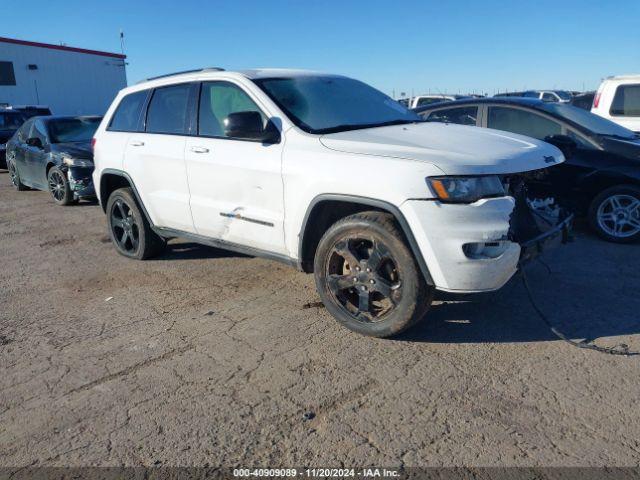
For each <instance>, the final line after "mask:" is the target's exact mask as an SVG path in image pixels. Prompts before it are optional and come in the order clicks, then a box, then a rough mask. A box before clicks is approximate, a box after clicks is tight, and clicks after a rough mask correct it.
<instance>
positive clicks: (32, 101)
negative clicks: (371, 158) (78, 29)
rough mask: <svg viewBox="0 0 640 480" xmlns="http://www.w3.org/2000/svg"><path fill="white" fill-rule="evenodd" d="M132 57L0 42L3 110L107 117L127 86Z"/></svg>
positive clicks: (0, 79)
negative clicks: (44, 109)
mask: <svg viewBox="0 0 640 480" xmlns="http://www.w3.org/2000/svg"><path fill="white" fill-rule="evenodd" d="M125 59H126V56H125V55H121V54H119V53H109V52H100V51H96V50H86V49H83V48H75V47H68V46H66V45H53V44H47V43H38V42H29V41H25V40H15V39H11V38H3V37H0V105H5V104H6V105H46V106H48V107H49V108H50V109H51V111H52V113H53V114H55V115H102V114H104V113H105V112H106V110H107V108H108V107H109V105H110V104H111V101H112V100H113V98H114V97H115V95H116V93H118V91H119V90H120V89H122V88H124V87H126V86H127V74H126V62H125Z"/></svg>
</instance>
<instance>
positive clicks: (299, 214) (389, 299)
mask: <svg viewBox="0 0 640 480" xmlns="http://www.w3.org/2000/svg"><path fill="white" fill-rule="evenodd" d="M94 152H95V173H94V183H95V186H96V190H97V194H98V198H99V199H100V203H101V205H102V208H103V209H104V211H105V212H106V214H107V222H108V227H109V232H110V235H111V239H112V240H113V243H114V245H115V247H116V249H117V250H118V252H119V253H121V254H122V255H125V256H127V257H131V258H135V259H146V258H149V257H152V256H154V255H157V254H159V253H160V252H161V251H162V249H163V248H164V246H165V244H166V239H168V238H173V237H184V238H188V239H190V240H192V241H195V242H199V243H202V244H207V245H213V246H216V247H220V248H225V249H230V250H235V251H240V252H243V253H248V254H250V255H256V256H264V257H268V258H272V259H276V260H281V261H284V262H286V263H289V264H291V265H295V266H297V267H298V268H299V269H301V270H303V271H305V272H314V274H315V280H316V285H317V289H318V293H319V295H320V298H321V299H322V301H323V303H324V305H325V306H326V308H327V310H328V311H329V312H330V313H331V314H332V315H333V316H334V317H336V319H337V320H338V321H339V322H340V323H342V324H343V325H344V326H346V327H347V328H350V329H352V330H355V331H357V332H360V333H363V334H366V335H373V336H379V337H386V336H390V335H393V334H396V333H398V332H400V331H402V330H404V329H406V328H408V327H409V326H411V325H412V324H414V323H415V322H416V321H418V320H419V319H420V318H422V317H423V316H424V314H425V312H426V310H427V308H428V307H429V305H430V303H431V300H432V298H433V294H434V291H435V290H436V289H439V290H444V291H449V292H481V291H488V290H495V289H498V288H500V287H502V286H503V285H504V284H505V283H506V282H507V280H509V278H511V276H512V275H513V274H514V273H515V271H516V269H517V266H518V262H519V260H520V259H521V257H522V256H523V255H525V256H529V255H530V254H531V252H533V251H538V250H540V249H541V247H542V245H543V244H545V243H547V242H549V241H552V240H553V241H557V239H558V238H559V237H565V236H566V234H567V229H568V223H569V221H568V220H567V219H564V218H563V217H562V216H558V214H557V213H558V212H556V215H555V217H554V216H553V215H551V218H552V220H551V221H549V215H546V217H545V215H544V214H538V212H535V211H533V213H534V214H532V209H531V208H530V205H531V202H530V201H529V199H528V198H527V195H528V194H527V181H526V180H527V179H529V178H530V179H533V180H534V183H535V178H536V177H537V176H540V175H544V173H545V171H544V169H546V168H548V167H550V166H551V168H552V165H554V164H557V163H560V162H562V161H563V160H564V159H563V157H562V154H561V153H560V151H559V150H558V149H556V148H555V147H553V146H551V145H548V144H546V143H544V142H540V141H537V140H534V139H531V138H528V137H523V136H519V135H513V134H508V133H505V132H498V131H493V130H487V129H481V128H475V127H466V126H459V125H450V124H442V123H425V122H423V121H422V120H421V119H420V117H418V116H417V115H416V114H414V113H412V112H411V111H409V110H407V109H406V108H405V107H403V106H401V105H400V104H398V103H397V102H395V101H394V100H392V99H391V98H389V97H387V96H386V95H384V94H383V93H381V92H379V91H377V90H375V89H374V88H372V87H370V86H368V85H366V84H364V83H362V82H359V81H357V80H353V79H350V78H346V77H342V76H338V75H325V74H319V73H312V72H301V71H290V70H270V69H269V70H251V71H241V72H227V71H223V70H221V69H213V68H210V69H203V70H197V71H190V72H183V73H179V74H173V75H167V76H163V77H157V78H154V79H150V80H148V81H145V82H143V83H140V84H138V85H135V86H132V87H129V88H125V89H124V90H122V91H121V92H120V93H119V95H118V96H117V98H116V99H115V101H114V102H113V104H112V105H111V107H110V108H109V110H108V112H107V114H106V115H105V117H104V120H103V122H102V124H101V125H100V127H99V128H98V131H97V132H96V134H95V137H94ZM523 172H527V173H523ZM514 192H515V193H514ZM514 197H515V198H514ZM546 208H547V209H548V206H547V207H546ZM518 212H519V213H518ZM547 213H548V212H547ZM539 217H540V218H543V217H544V219H545V222H540V221H538V219H539ZM543 224H544V225H547V226H541V225H543ZM523 244H526V246H527V248H522V245H523Z"/></svg>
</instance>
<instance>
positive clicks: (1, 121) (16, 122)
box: [0, 112, 24, 130]
mask: <svg viewBox="0 0 640 480" xmlns="http://www.w3.org/2000/svg"><path fill="white" fill-rule="evenodd" d="M23 123H24V117H23V116H22V115H20V114H19V113H16V112H0V130H17V129H18V128H19V127H20V125H22V124H23Z"/></svg>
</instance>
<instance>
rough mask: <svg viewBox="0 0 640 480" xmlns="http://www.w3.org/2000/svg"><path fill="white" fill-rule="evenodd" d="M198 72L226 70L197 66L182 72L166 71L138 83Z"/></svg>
mask: <svg viewBox="0 0 640 480" xmlns="http://www.w3.org/2000/svg"><path fill="white" fill-rule="evenodd" d="M196 72H224V68H220V67H206V68H195V69H193V70H183V71H181V72H174V73H166V74H164V75H158V76H156V77H149V78H145V79H144V80H140V81H139V82H138V83H144V82H150V81H151V80H158V79H159V78H166V77H173V76H175V75H185V74H187V73H196Z"/></svg>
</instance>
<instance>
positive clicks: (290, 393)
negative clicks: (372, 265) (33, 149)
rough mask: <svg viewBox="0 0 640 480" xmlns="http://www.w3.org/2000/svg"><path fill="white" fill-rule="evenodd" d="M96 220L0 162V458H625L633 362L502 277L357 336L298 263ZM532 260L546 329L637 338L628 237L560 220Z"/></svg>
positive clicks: (557, 461)
mask: <svg viewBox="0 0 640 480" xmlns="http://www.w3.org/2000/svg"><path fill="white" fill-rule="evenodd" d="M105 225H106V222H105V218H104V215H103V214H102V212H101V210H100V208H99V207H98V206H97V205H95V204H88V203H83V204H80V205H78V206H73V207H67V208H62V207H56V206H54V205H53V203H52V201H51V200H50V199H49V196H48V194H47V193H44V192H36V191H28V192H16V191H14V190H13V189H12V188H11V186H10V182H9V178H8V175H7V174H6V173H5V172H0V246H1V247H0V259H1V262H0V266H1V268H0V466H11V467H16V466H24V465H56V466H83V465H101V466H107V465H109V466H118V465H181V466H184V465H204V464H208V465H224V466H271V467H275V466H285V467H286V466H301V465H308V466H340V465H344V466H347V467H354V466H363V465H377V466H389V467H393V466H396V467H397V466H401V465H404V466H405V467H411V466H426V465H429V466H440V465H466V466H539V465H546V466H568V465H571V466H574V465H581V466H596V465H598V466H599V465H610V466H611V465H618V466H632V465H634V466H637V465H639V463H640V440H639V439H640V419H639V418H638V398H640V383H639V382H638V365H639V362H640V357H632V358H625V357H615V356H611V355H604V354H599V353H596V352H592V351H584V350H580V349H577V348H574V347H572V346H569V345H568V344H566V343H564V342H562V341H558V340H557V339H556V338H555V337H554V336H553V334H551V332H550V331H549V329H548V328H547V327H546V326H545V325H544V324H543V323H542V322H541V321H540V320H539V318H538V317H537V316H536V314H535V313H534V311H533V309H532V308H531V305H530V304H529V302H528V301H527V298H526V294H525V291H524V289H523V287H522V284H521V282H520V281H519V280H518V279H514V280H512V281H511V282H510V283H509V284H508V285H507V286H506V287H505V288H503V289H502V290H501V291H499V292H496V293H492V294H485V295H474V296H467V297H448V296H444V295H440V296H439V299H438V301H437V302H436V303H435V304H434V306H433V308H432V310H431V311H430V313H429V314H428V316H427V318H426V320H425V321H424V322H423V323H422V324H420V325H419V326H418V327H416V328H414V329H413V330H412V331H410V332H408V333H407V334H405V335H403V336H402V337H401V338H398V339H395V340H376V339H372V338H365V337H362V336H358V335H356V334H353V333H350V332H349V331H347V330H345V329H343V328H341V327H339V326H338V325H337V324H336V323H335V321H334V320H333V319H332V318H331V317H330V316H329V315H328V314H327V313H326V311H325V310H324V309H323V308H322V307H321V306H319V305H318V300H319V299H318V296H317V295H316V293H315V290H314V286H313V278H312V277H311V276H308V275H305V274H302V273H299V272H296V271H295V270H293V269H291V268H288V267H286V266H284V265H280V264H278V263H274V262H271V261H267V260H262V259H257V258H250V257H244V256H240V255H236V254H232V253H226V252H223V251H220V250H216V249H213V248H207V247H202V246H198V245H194V244H190V243H184V242H176V241H173V242H172V243H171V248H170V250H168V252H167V253H166V254H165V255H164V256H162V257H161V258H159V259H157V260H153V261H146V262H136V261H132V260H128V259H126V258H124V257H121V256H119V255H118V254H117V253H116V252H115V250H114V249H113V248H112V246H111V245H110V243H109V240H108V237H107V233H106V227H105ZM545 260H546V261H547V263H548V264H549V265H550V266H551V268H552V273H551V274H549V273H548V272H547V270H546V269H545V268H544V267H543V266H542V265H539V264H532V265H531V266H530V268H529V272H530V273H529V277H530V281H531V285H532V288H533V289H534V291H535V294H536V297H537V298H538V299H539V303H540V306H541V308H542V309H543V310H544V311H546V312H548V313H549V316H550V318H551V320H552V321H553V323H554V324H555V325H556V326H557V327H558V328H559V329H561V330H562V331H564V332H566V333H567V334H569V335H570V336H571V337H572V338H584V337H588V338H594V339H597V342H598V343H599V344H602V345H615V344H617V343H619V342H625V343H627V344H629V346H630V347H632V348H634V349H640V317H639V314H638V312H640V298H639V296H638V285H639V284H640V255H638V246H624V245H612V244H607V243H604V242H602V241H600V240H598V239H596V238H594V237H593V236H591V235H590V234H588V233H581V232H579V233H578V235H577V239H576V242H575V243H573V244H571V245H567V246H564V247H563V248H561V249H559V250H556V251H554V252H549V254H547V255H546V256H545ZM304 414H310V415H308V416H310V417H313V418H311V419H305V418H304Z"/></svg>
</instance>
